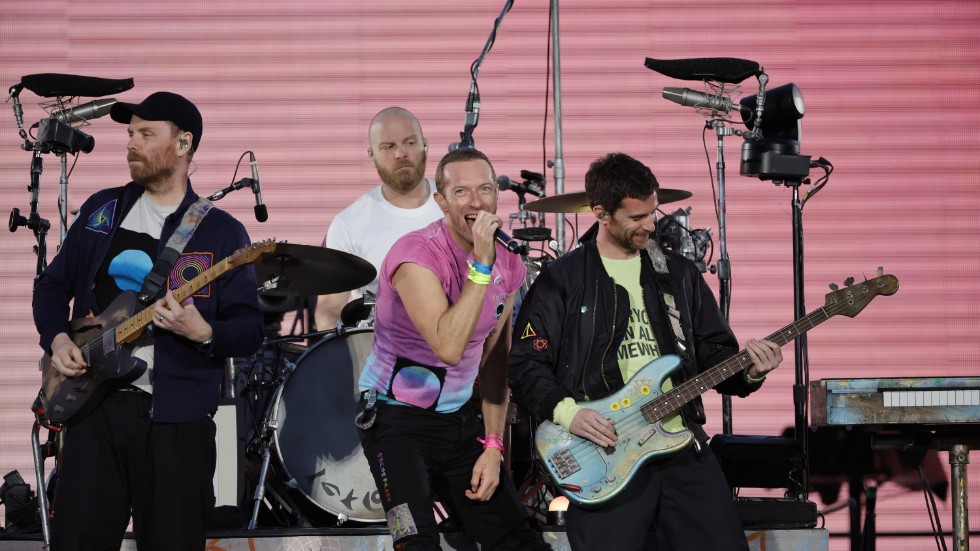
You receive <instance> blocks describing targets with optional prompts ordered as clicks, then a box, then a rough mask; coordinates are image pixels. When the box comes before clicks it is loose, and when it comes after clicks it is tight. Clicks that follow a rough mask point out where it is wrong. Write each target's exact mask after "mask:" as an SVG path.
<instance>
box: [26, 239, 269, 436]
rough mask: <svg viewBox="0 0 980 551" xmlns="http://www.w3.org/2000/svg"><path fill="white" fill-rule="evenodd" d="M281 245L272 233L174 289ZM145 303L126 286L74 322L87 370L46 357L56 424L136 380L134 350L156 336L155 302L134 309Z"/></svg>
mask: <svg viewBox="0 0 980 551" xmlns="http://www.w3.org/2000/svg"><path fill="white" fill-rule="evenodd" d="M275 247H276V242H275V240H273V239H267V240H265V241H262V242H259V243H255V244H252V245H249V246H247V247H243V248H241V249H239V250H237V251H235V253H234V254H232V255H231V256H228V257H227V258H225V259H223V260H221V261H220V262H218V263H217V264H215V265H214V266H211V267H210V268H209V269H207V270H205V271H204V272H201V273H200V274H198V276H197V277H195V278H194V279H192V280H190V281H188V282H187V283H185V284H183V285H181V286H180V287H178V288H177V289H176V290H174V291H173V295H174V298H175V299H176V300H177V301H178V302H183V301H184V300H185V299H186V298H187V297H189V296H191V295H193V294H194V293H196V292H198V291H200V290H201V289H203V288H204V287H206V286H207V285H208V284H210V283H211V282H212V281H215V280H216V279H218V278H219V277H221V275H222V274H224V273H225V272H227V271H228V270H231V269H233V268H237V267H238V266H243V265H245V264H250V263H252V262H255V261H256V260H258V258H259V256H260V255H262V254H263V253H268V252H272V251H273V250H274V249H275ZM139 306H140V303H139V300H138V299H137V298H136V293H135V292H133V291H126V292H124V293H122V294H120V295H119V296H117V297H116V298H115V300H113V301H112V303H111V304H109V307H108V308H106V309H105V311H104V312H102V313H101V314H99V315H98V316H94V317H90V318H81V319H78V320H75V321H73V322H72V323H71V325H70V328H71V329H70V331H71V338H72V340H73V341H74V342H75V344H76V345H78V347H79V348H80V349H81V351H82V357H83V358H85V362H86V363H87V364H88V368H87V369H86V371H85V373H82V374H81V375H76V376H74V377H66V376H65V375H62V374H61V373H60V372H59V371H58V370H57V369H55V368H54V366H53V365H51V356H49V355H47V354H45V355H44V357H43V358H41V362H40V364H41V392H40V394H39V395H38V398H39V399H40V402H41V406H42V407H43V408H44V415H46V416H47V418H48V419H49V420H50V421H51V422H53V423H57V424H65V423H69V422H72V421H77V420H78V419H79V418H80V417H82V416H84V415H85V414H86V413H88V412H89V411H91V410H92V408H94V407H95V406H96V405H98V403H99V402H100V401H101V400H102V398H103V397H104V396H105V395H106V394H108V393H109V391H111V390H113V389H115V388H118V387H120V386H122V385H124V384H126V383H129V382H132V381H135V380H136V379H138V378H139V377H140V375H142V374H143V372H144V371H145V370H146V362H144V361H143V360H141V359H139V358H136V357H134V356H133V352H134V349H136V348H137V347H142V346H147V345H149V344H150V341H151V338H150V336H149V335H148V334H147V332H146V331H144V329H145V328H146V326H147V325H149V324H150V323H151V322H152V321H153V306H152V305H151V306H147V307H145V308H143V309H142V310H140V311H139V312H138V313H136V314H135V315H134V314H133V312H135V311H136V309H137V308H138V307H139Z"/></svg>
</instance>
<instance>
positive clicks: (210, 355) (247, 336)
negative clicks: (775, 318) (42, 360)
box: [33, 182, 262, 423]
mask: <svg viewBox="0 0 980 551" xmlns="http://www.w3.org/2000/svg"><path fill="white" fill-rule="evenodd" d="M142 194H143V188H142V187H141V186H139V185H138V184H136V183H134V182H130V183H129V184H127V185H125V186H123V187H117V188H110V189H105V190H102V191H99V192H97V193H95V194H94V195H92V196H91V197H89V199H88V200H87V201H85V203H84V204H83V205H82V208H81V209H80V210H79V212H78V216H77V217H76V218H75V221H74V222H73V223H72V225H71V227H70V228H69V229H68V234H67V236H66V237H65V242H64V244H63V246H62V248H61V250H60V251H59V252H58V254H57V255H56V256H55V257H54V259H52V261H51V264H50V265H49V266H48V267H47V269H46V270H44V273H43V274H41V277H40V278H39V279H38V281H37V285H36V287H35V289H34V302H33V305H34V323H35V325H36V326H37V330H38V333H39V334H40V336H41V339H40V344H41V348H43V349H44V350H45V351H46V352H47V353H50V352H51V341H52V340H53V339H54V337H55V336H56V335H57V334H58V333H67V332H69V326H68V323H69V303H70V302H71V301H72V300H74V304H73V305H72V309H71V319H72V320H75V319H78V318H83V317H86V316H90V315H97V314H99V306H98V303H97V301H96V298H95V291H94V287H95V276H96V273H97V272H98V270H99V267H100V266H101V265H102V263H103V261H104V260H105V257H106V254H107V253H108V250H109V246H110V244H111V243H112V239H113V237H114V236H115V233H116V230H117V228H118V227H119V225H120V224H121V223H122V221H123V219H125V217H126V214H127V213H128V212H129V211H130V209H131V208H132V207H133V205H134V204H135V203H136V200H137V199H138V198H139V197H140V195H142ZM197 199H198V196H197V194H195V193H194V191H193V189H191V186H190V182H188V184H187V193H186V195H185V196H184V200H183V201H182V202H181V204H180V206H179V207H178V208H177V210H176V211H175V212H174V213H173V214H171V215H170V216H168V217H167V219H166V221H165V222H164V226H163V232H162V234H161V236H160V245H159V249H158V251H157V254H159V253H160V251H162V250H163V249H164V247H165V246H166V244H167V240H169V239H170V235H171V234H172V233H173V232H174V230H175V229H177V227H178V226H179V225H180V222H181V220H182V218H183V216H184V213H185V212H186V211H187V208H188V207H190V205H191V204H193V203H194V202H195V201H197ZM248 244H249V238H248V234H247V233H246V231H245V227H244V226H243V225H242V224H241V223H240V222H239V221H237V220H235V219H234V218H232V217H231V215H229V214H228V213H226V212H224V211H222V210H219V209H217V208H213V209H211V211H210V212H209V213H208V215H207V216H206V217H205V218H204V220H203V221H202V222H201V224H200V226H199V227H198V228H197V231H196V232H195V233H194V236H193V237H192V238H191V240H190V241H189V242H188V243H187V246H186V247H185V248H184V251H183V253H182V259H183V260H186V261H187V262H185V264H194V265H196V266H201V267H203V268H204V269H206V268H209V267H210V266H213V265H214V264H215V263H217V262H220V261H221V260H222V259H224V258H225V257H227V256H230V255H231V254H232V253H234V252H235V251H236V250H238V249H240V248H242V247H244V246H246V245H248ZM182 259H178V261H177V262H176V263H175V268H174V270H172V271H171V273H170V275H171V277H170V278H169V279H168V284H169V285H170V287H171V288H176V287H179V284H177V283H171V280H173V279H174V276H175V275H178V272H177V271H175V270H179V269H180V266H181V265H182V263H181V260H182ZM191 271H192V272H193V271H194V270H191ZM195 275H197V274H196V273H187V272H179V275H178V278H177V279H178V283H179V282H180V279H184V280H185V281H186V280H190V279H191V278H192V277H193V276H195ZM256 288H257V284H256V280H255V270H254V268H253V267H252V266H245V267H239V268H236V269H233V270H230V271H228V272H226V273H225V274H224V275H223V276H222V277H220V278H218V279H217V280H216V281H214V282H212V283H211V284H210V285H208V286H207V287H205V288H204V289H203V290H201V291H199V292H198V293H195V294H194V296H193V298H194V306H195V307H196V308H197V309H198V310H199V311H200V312H201V315H202V316H203V317H204V319H205V320H207V321H208V323H210V324H211V327H212V328H213V337H212V343H211V346H210V347H208V348H207V349H206V350H202V349H201V348H200V347H199V346H198V345H197V344H196V343H194V342H191V341H190V340H188V339H186V338H184V337H182V336H180V335H176V334H174V333H170V332H168V331H164V330H161V329H159V328H155V329H154V340H153V342H154V368H153V369H154V370H153V410H152V417H153V420H154V421H158V422H167V423H170V422H188V421H195V420H198V419H201V418H203V417H205V416H206V415H209V414H211V413H213V412H215V411H216V410H217V409H218V399H219V394H220V388H221V379H222V375H223V363H224V362H223V358H225V357H241V356H248V355H250V354H253V353H254V352H255V351H256V350H257V349H258V347H259V346H260V345H261V343H262V313H261V311H260V310H259V305H258V295H257V294H256ZM165 290H166V289H162V290H161V291H160V294H159V296H158V297H157V298H160V297H162V296H163V294H164V292H165Z"/></svg>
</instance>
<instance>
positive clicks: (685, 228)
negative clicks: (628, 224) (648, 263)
mask: <svg viewBox="0 0 980 551" xmlns="http://www.w3.org/2000/svg"><path fill="white" fill-rule="evenodd" d="M690 215H691V207H687V208H686V209H677V210H676V211H674V212H672V213H671V214H664V215H663V216H661V217H660V219H659V220H657V240H658V241H659V242H660V244H661V245H662V246H663V247H664V248H666V249H670V250H672V251H674V252H675V253H678V254H680V255H682V256H684V257H686V258H687V259H688V260H690V261H691V262H694V264H695V265H697V267H698V270H700V271H701V272H706V271H708V263H709V262H710V261H711V257H710V256H708V248H709V247H710V246H712V240H711V228H704V229H694V230H692V229H691V225H690V222H689V220H690ZM705 257H708V258H707V259H706V258H705ZM712 271H714V268H712Z"/></svg>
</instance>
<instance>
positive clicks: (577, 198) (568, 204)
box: [524, 188, 694, 214]
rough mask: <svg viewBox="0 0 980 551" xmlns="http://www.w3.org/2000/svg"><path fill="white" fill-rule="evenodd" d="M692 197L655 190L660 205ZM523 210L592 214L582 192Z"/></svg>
mask: <svg viewBox="0 0 980 551" xmlns="http://www.w3.org/2000/svg"><path fill="white" fill-rule="evenodd" d="M692 195H694V194H693V193H691V192H690V191H684V190H683V189H667V188H660V189H658V190H657V199H658V200H659V201H660V204H661V205H665V204H667V203H673V202H674V201H683V200H684V199H687V198H688V197H691V196H692ZM524 210H529V211H532V212H565V213H569V214H582V213H586V212H592V208H591V207H589V198H588V196H586V195H585V192H584V191H576V192H574V193H563V194H561V195H553V196H551V197H545V198H544V199H538V200H537V201H531V202H530V203H528V204H526V205H524Z"/></svg>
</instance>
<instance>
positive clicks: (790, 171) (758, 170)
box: [739, 83, 810, 181]
mask: <svg viewBox="0 0 980 551" xmlns="http://www.w3.org/2000/svg"><path fill="white" fill-rule="evenodd" d="M739 103H740V104H741V105H742V109H740V112H741V113H742V121H743V122H744V123H745V126H746V127H748V129H749V130H752V131H754V132H756V136H755V137H751V138H747V139H746V140H745V143H744V144H742V164H741V165H740V167H739V174H741V175H742V176H756V177H758V178H759V179H760V180H777V181H799V180H801V179H803V178H805V177H806V176H807V175H809V174H810V157H809V156H808V155H800V141H799V140H800V135H801V134H802V129H803V125H802V122H801V119H802V118H803V113H804V106H803V93H802V92H801V91H800V89H799V88H798V87H797V86H796V85H795V84H793V83H790V84H784V85H782V86H777V87H776V88H773V89H771V90H767V91H766V93H765V102H764V104H763V108H762V114H761V120H760V116H759V113H757V108H758V98H757V97H756V96H754V95H752V96H745V97H743V98H742V99H741V101H740V102H739Z"/></svg>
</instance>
